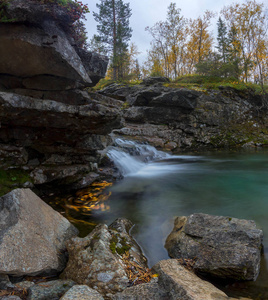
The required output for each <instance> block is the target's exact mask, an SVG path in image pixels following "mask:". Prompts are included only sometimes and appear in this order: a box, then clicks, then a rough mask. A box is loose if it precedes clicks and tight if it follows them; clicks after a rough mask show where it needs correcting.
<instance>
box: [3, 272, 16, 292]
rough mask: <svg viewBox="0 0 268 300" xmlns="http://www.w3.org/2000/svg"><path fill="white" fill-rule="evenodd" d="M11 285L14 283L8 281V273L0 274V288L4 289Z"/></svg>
mask: <svg viewBox="0 0 268 300" xmlns="http://www.w3.org/2000/svg"><path fill="white" fill-rule="evenodd" d="M13 287H14V285H13V284H12V283H11V282H10V280H9V276H8V275H5V274H0V290H6V289H8V288H13Z"/></svg>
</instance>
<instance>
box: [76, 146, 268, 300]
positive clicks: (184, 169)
mask: <svg viewBox="0 0 268 300" xmlns="http://www.w3.org/2000/svg"><path fill="white" fill-rule="evenodd" d="M123 146H124V147H123V148H122V149H121V150H120V149H118V148H116V149H115V148H111V150H110V153H109V156H110V157H111V158H112V159H114V160H115V163H116V165H117V167H118V168H119V169H121V171H122V173H123V174H124V176H125V177H124V178H123V179H122V180H121V181H119V182H117V183H115V184H113V185H112V186H111V187H108V188H106V190H105V192H104V191H102V189H98V191H100V192H99V193H100V195H101V196H102V197H103V199H102V200H98V201H97V202H96V205H98V206H96V205H95V208H96V209H91V210H88V211H90V213H87V210H85V213H84V214H83V213H82V214H80V215H78V216H77V213H76V218H80V219H81V220H84V221H86V222H89V223H91V224H93V226H94V224H96V223H99V222H105V223H107V224H109V223H111V222H112V221H114V220H115V219H116V218H118V217H124V218H128V219H130V220H131V221H132V222H133V223H135V227H134V228H133V230H132V234H133V235H134V237H135V239H136V240H137V241H138V243H139V244H140V245H141V247H142V248H143V250H144V252H145V254H146V256H147V257H148V261H149V265H150V266H153V265H154V264H155V263H156V262H158V261H159V260H161V259H167V258H168V255H167V252H166V250H165V248H164V243H165V239H166V237H167V235H168V234H169V233H170V231H171V230H172V227H173V219H174V217H175V216H188V215H190V214H192V213H200V212H202V213H207V214H212V215H222V216H230V217H236V218H243V219H252V220H254V221H255V222H256V223H257V226H258V227H259V228H261V229H263V231H264V240H263V244H264V255H263V258H262V266H261V274H260V276H259V278H258V280H257V281H256V282H254V283H235V284H232V285H229V286H228V289H227V291H228V293H229V294H230V293H232V292H234V293H235V294H234V295H236V293H238V295H242V296H245V297H248V296H249V297H251V298H253V299H268V268H267V266H266V260H267V259H268V151H261V152H251V153H245V152H243V153H209V154H203V155H181V156H171V155H168V154H165V153H162V152H155V149H154V148H152V149H151V148H150V147H149V148H146V149H145V148H144V146H143V148H139V147H138V148H139V149H136V148H135V146H136V145H134V142H132V144H131V143H130V145H128V146H126V145H125V144H124V145H123ZM133 147H134V148H135V149H134V148H133ZM133 149H134V150H133ZM120 151H121V152H120ZM145 152H146V155H143V154H144V153H145ZM148 157H149V159H148ZM101 205H102V206H101ZM80 212H81V211H80ZM80 212H79V213H80ZM85 228H86V231H85V232H84V234H86V233H87V231H89V230H90V228H89V227H88V226H87V227H84V229H85Z"/></svg>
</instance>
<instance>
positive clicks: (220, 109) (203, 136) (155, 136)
mask: <svg viewBox="0 0 268 300" xmlns="http://www.w3.org/2000/svg"><path fill="white" fill-rule="evenodd" d="M159 80H162V79H159ZM156 81H157V79H156ZM100 93H101V94H103V95H106V96H109V97H114V98H115V99H120V100H123V101H125V102H126V103H125V105H124V107H125V109H124V114H123V116H124V118H125V120H126V125H125V127H124V128H122V129H116V130H114V131H113V132H114V134H116V135H117V134H118V135H124V136H125V137H126V138H135V139H137V140H141V141H147V142H149V143H150V144H152V145H154V146H156V147H157V148H160V149H164V150H172V151H174V152H179V151H182V150H196V149H201V148H206V149H209V148H223V147H227V148H228V147H237V146H238V147H241V146H265V145H267V144H268V129H267V125H268V124H267V108H268V96H267V95H255V94H254V92H253V91H251V90H246V91H238V90H235V89H233V88H228V87H222V88H221V89H220V90H217V91H216V90H213V91H207V92H200V91H194V90H187V89H178V88H169V87H165V86H163V83H160V82H154V81H153V80H152V79H150V81H148V80H145V81H144V82H143V83H142V84H140V85H138V86H133V87H129V86H124V85H111V86H108V87H107V88H105V89H103V90H102V91H100Z"/></svg>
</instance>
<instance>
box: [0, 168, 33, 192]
mask: <svg viewBox="0 0 268 300" xmlns="http://www.w3.org/2000/svg"><path fill="white" fill-rule="evenodd" d="M27 181H29V182H31V181H32V180H31V178H30V176H29V174H28V173H27V172H25V171H23V170H19V169H11V170H4V169H0V196H3V195H5V194H6V193H8V192H10V191H11V190H12V189H14V188H17V187H22V185H23V183H25V182H27Z"/></svg>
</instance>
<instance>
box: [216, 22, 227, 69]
mask: <svg viewBox="0 0 268 300" xmlns="http://www.w3.org/2000/svg"><path fill="white" fill-rule="evenodd" d="M217 26H218V36H217V41H218V45H217V46H216V48H217V49H218V51H219V53H220V56H221V59H222V60H223V62H224V63H226V61H227V53H228V32H227V27H226V25H225V23H224V21H223V20H222V19H221V17H219V20H218V22H217Z"/></svg>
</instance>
